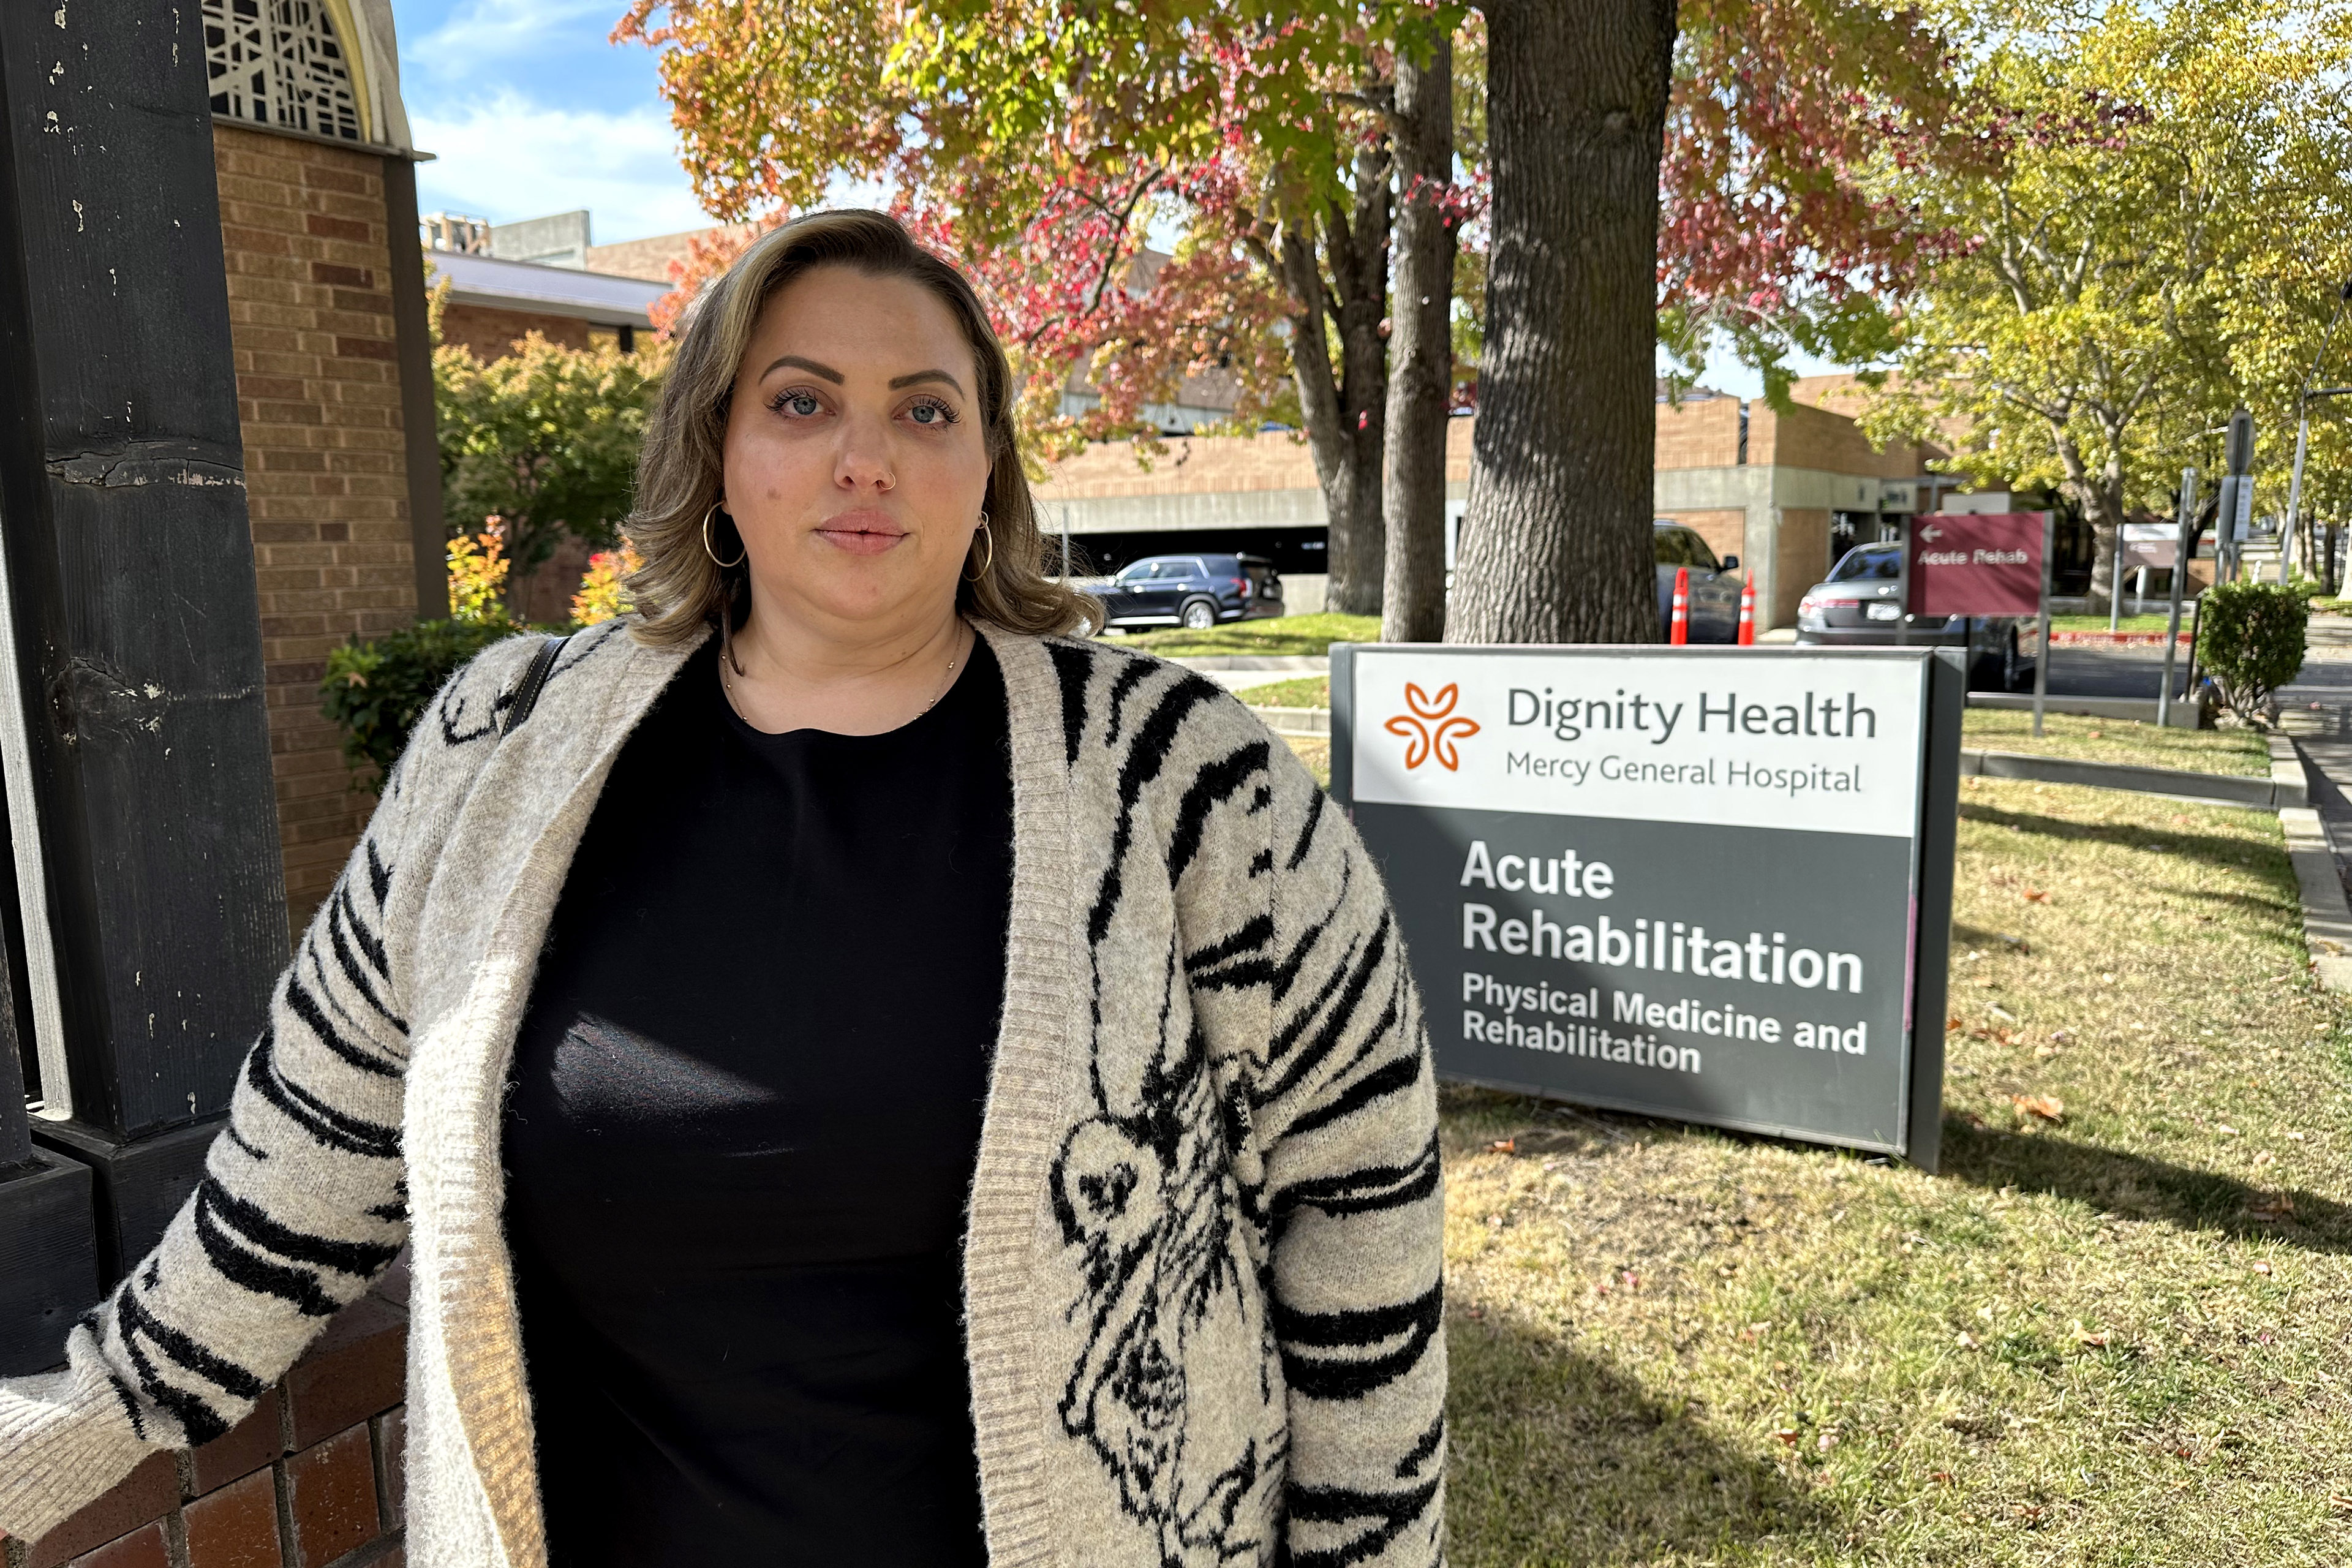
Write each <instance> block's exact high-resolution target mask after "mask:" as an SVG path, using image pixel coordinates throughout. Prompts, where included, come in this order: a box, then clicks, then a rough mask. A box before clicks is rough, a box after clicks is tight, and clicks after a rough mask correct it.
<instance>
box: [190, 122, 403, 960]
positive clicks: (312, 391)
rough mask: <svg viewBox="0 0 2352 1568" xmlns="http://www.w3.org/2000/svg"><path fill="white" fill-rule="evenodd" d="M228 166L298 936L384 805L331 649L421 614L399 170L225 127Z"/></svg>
mask: <svg viewBox="0 0 2352 1568" xmlns="http://www.w3.org/2000/svg"><path fill="white" fill-rule="evenodd" d="M213 161H214V166H215V171H216V173H217V175H218V177H219V181H220V203H221V242H222V248H223V250H224V252H225V254H226V260H227V264H228V302H229V330H230V335H231V338H232V341H233V342H234V344H235V348H236V385H237V417H238V423H239V426H240V427H241V428H242V430H243V433H244V437H245V468H246V488H247V495H248V498H249V501H250V505H251V509H252V518H253V547H254V570H255V576H256V579H257V584H258V585H259V588H260V595H261V637H262V659H263V667H264V678H265V679H266V681H267V683H268V705H269V745H270V753H271V763H272V767H273V770H274V772H275V773H276V775H277V784H278V837H279V842H280V845H281V847H282V848H283V850H284V854H285V858H286V901H287V918H288V921H289V924H290V926H291V929H293V930H294V931H300V930H301V928H302V926H303V925H304V923H306V922H307V921H308V920H309V918H310V911H311V910H313V909H315V908H316V907H317V905H318V903H319V900H320V898H322V897H323V896H324V895H325V893H326V892H327V890H328V889H330V888H331V887H332V886H333V884H334V879H335V875H336V872H337V871H338V870H339V869H340V868H341V865H342V862H343V858H344V856H346V855H347V854H349V853H350V852H351V847H352V843H353V841H354V840H355V839H356V838H357V837H358V836H359V831H360V828H361V827H362V826H363V825H364V823H365V821H366V818H367V813H368V812H369V810H370V809H371V808H372V807H373V805H374V797H373V795H366V794H362V793H361V792H358V791H355V790H353V789H352V787H351V783H352V781H351V773H350V770H349V769H348V768H346V767H345V766H344V763H343V759H342V755H341V749H340V740H339V736H338V734H337V732H336V731H335V728H334V726H333V725H331V724H330V723H329V722H328V721H326V719H325V718H324V717H323V716H322V715H321V714H320V711H319V682H320V679H321V678H322V677H323V676H324V675H325V673H326V657H327V650H328V649H329V648H330V647H333V646H335V645H336V644H337V643H340V642H342V641H343V640H345V639H346V638H347V637H351V636H352V634H354V633H356V634H358V635H359V636H361V637H376V636H380V635H382V634H383V633H384V632H388V631H391V630H392V629H394V627H396V626H402V625H404V624H406V623H407V622H409V621H411V620H413V619H415V615H416V574H415V567H414V555H413V542H412V539H411V536H410V532H409V514H408V480H407V475H406V467H405V464H406V446H405V437H404V434H403V431H402V427H401V416H400V385H399V366H398V362H397V351H396V349H395V347H394V334H393V319H392V293H391V286H390V281H389V275H388V273H387V270H386V269H387V268H388V266H389V265H390V262H391V254H390V251H389V250H388V248H387V239H386V226H385V222H384V191H383V163H382V161H381V160H380V159H379V158H378V157H376V156H375V155H373V154H371V153H356V152H346V151H344V150H343V149H341V148H339V147H327V146H321V145H320V144H318V143H316V142H297V141H294V140H292V139H290V138H288V137H282V136H272V135H269V134H268V133H267V132H258V131H245V130H240V129H238V128H236V127H235V126H228V125H215V127H214V129H213ZM402 239H403V241H404V242H405V239H406V237H405V236H403V237H402ZM402 254H403V257H404V258H406V256H407V251H406V248H405V245H404V247H403V250H402Z"/></svg>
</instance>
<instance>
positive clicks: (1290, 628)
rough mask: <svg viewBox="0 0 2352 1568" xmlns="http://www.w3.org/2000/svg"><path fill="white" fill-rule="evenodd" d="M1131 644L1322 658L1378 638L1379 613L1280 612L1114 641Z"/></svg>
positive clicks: (1176, 653) (1162, 651) (1195, 652)
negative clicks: (1340, 645)
mask: <svg viewBox="0 0 2352 1568" xmlns="http://www.w3.org/2000/svg"><path fill="white" fill-rule="evenodd" d="M1111 640H1112V641H1114V642H1116V643H1118V644H1120V645H1121V646H1123V647H1140V648H1149V649H1150V650H1151V651H1152V652H1153V653H1156V654H1158V655H1160V657H1161V658H1205V657H1207V656H1210V655H1213V654H1262V655H1287V656H1293V657H1296V656H1298V655H1307V656H1318V655H1320V654H1322V653H1323V652H1324V650H1326V649H1327V648H1328V647H1330V646H1331V645H1332V644H1333V643H1335V642H1378V641H1380V640H1381V618H1380V616H1271V617H1269V618H1268V619H1265V620H1263V621H1234V622H1232V623H1230V624H1229V625H1226V626H1212V627H1211V628H1209V629H1208V630H1207V631H1204V632H1188V631H1186V630H1185V629H1184V628H1183V627H1181V626H1171V627H1168V628H1167V629H1165V630H1163V631H1156V632H1132V633H1127V634H1124V635H1122V636H1120V637H1114V638H1112V639H1111Z"/></svg>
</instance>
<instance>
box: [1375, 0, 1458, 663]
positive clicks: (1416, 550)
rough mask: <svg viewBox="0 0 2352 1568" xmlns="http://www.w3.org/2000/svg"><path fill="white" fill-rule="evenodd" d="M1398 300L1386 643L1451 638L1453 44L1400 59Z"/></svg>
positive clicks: (1392, 345) (1386, 495) (1394, 120)
mask: <svg viewBox="0 0 2352 1568" xmlns="http://www.w3.org/2000/svg"><path fill="white" fill-rule="evenodd" d="M1389 124H1390V127H1391V134H1392V136H1393V138H1394V140H1395V142H1396V171H1397V174H1396V183H1397V216H1396V301H1395V304H1394V306H1393V307H1392V314H1391V321H1393V322H1394V327H1393V329H1392V331H1391V332H1390V334H1389V353H1390V356H1391V361H1390V367H1389V406H1388V483H1387V486H1386V489H1385V490H1384V491H1383V494H1382V498H1381V512H1382V514H1383V519H1384V521H1385V523H1386V525H1387V531H1388V564H1387V567H1386V569H1385V573H1384V578H1383V580H1384V583H1385V591H1384V592H1383V594H1382V596H1381V640H1382V641H1383V642H1436V641H1439V640H1440V639H1442V638H1443V637H1444V636H1445V423H1446V409H1447V407H1448V405H1450V404H1451V402H1452V401H1453V391H1454V331H1453V314H1454V218H1453V214H1452V213H1451V212H1450V211H1449V210H1448V204H1447V202H1446V195H1447V192H1448V190H1449V188H1450V187H1451V185H1452V183H1453V179H1454V43H1453V40H1452V39H1451V38H1440V39H1439V40H1438V41H1437V45H1436V47H1435V48H1434V49H1433V51H1432V53H1431V56H1430V58H1429V59H1428V60H1427V61H1426V62H1425V63H1423V64H1419V65H1416V64H1415V63H1414V62H1413V61H1412V59H1411V58H1408V57H1406V56H1405V55H1403V54H1402V53H1400V54H1399V55H1398V56H1397V63H1396V111H1395V112H1394V113H1393V114H1392V115H1391V117H1390V120H1389Z"/></svg>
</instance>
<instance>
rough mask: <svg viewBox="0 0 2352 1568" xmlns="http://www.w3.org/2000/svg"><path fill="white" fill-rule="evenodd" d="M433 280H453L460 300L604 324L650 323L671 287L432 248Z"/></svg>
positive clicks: (452, 293)
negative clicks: (654, 306)
mask: <svg viewBox="0 0 2352 1568" xmlns="http://www.w3.org/2000/svg"><path fill="white" fill-rule="evenodd" d="M425 261H426V263H427V264H428V265H429V266H430V268H431V269H432V271H431V281H432V282H434V283H436V284H437V283H438V282H439V281H440V280H441V279H444V278H446V279H448V280H449V300H450V302H451V303H452V304H457V305H490V306H496V307H499V308H500V309H504V310H520V311H524V312H526V313H529V314H533V315H541V316H570V317H574V318H576V319H578V320H580V321H593V322H595V323H596V324H597V325H599V326H606V327H648V328H649V327H651V326H652V325H653V320H652V318H651V317H650V316H648V315H647V314H646V311H647V310H648V309H649V308H650V307H651V306H652V304H653V302H654V301H655V300H658V299H660V298H661V297H662V296H663V295H665V294H667V293H668V292H669V290H670V286H669V285H668V284H667V283H656V282H653V281H651V280H650V279H644V278H623V277H619V276H616V275H615V274H613V273H610V272H589V271H585V270H583V269H582V268H577V267H545V266H541V264H539V263H538V262H535V261H502V260H500V259H499V258H497V257H495V256H470V255H467V253H465V252H464V251H457V250H428V251H426V252H425Z"/></svg>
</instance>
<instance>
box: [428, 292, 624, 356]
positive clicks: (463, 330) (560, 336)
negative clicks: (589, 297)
mask: <svg viewBox="0 0 2352 1568" xmlns="http://www.w3.org/2000/svg"><path fill="white" fill-rule="evenodd" d="M602 331H603V335H604V337H606V338H607V339H609V338H611V337H612V336H613V335H614V332H613V329H612V328H610V327H605V328H604V329H602ZM530 332H537V333H538V334H539V335H540V336H541V337H542V338H545V339H546V340H547V341H548V342H551V343H555V344H558V345H560V346H562V347H563V348H567V349H584V348H587V347H588V346H589V345H590V344H591V342H593V340H594V338H595V336H596V334H597V329H594V328H592V327H590V326H589V325H588V323H587V322H585V321H581V320H580V319H579V318H578V317H576V316H540V315H533V314H531V313H530V312H527V311H523V310H499V309H496V308H495V307H492V306H488V305H447V306H444V307H443V308H442V311H441V341H442V342H445V343H456V344H457V345H458V346H460V347H461V348H465V349H467V350H469V351H471V352H472V353H473V356H474V357H475V358H476V359H478V360H481V361H483V362H484V363H488V362H489V361H491V360H494V359H504V358H505V357H506V355H507V351H508V350H509V349H510V348H512V347H513V346H514V342H515V340H516V339H517V338H520V337H522V336H523V335H525V334H526V333H530Z"/></svg>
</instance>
